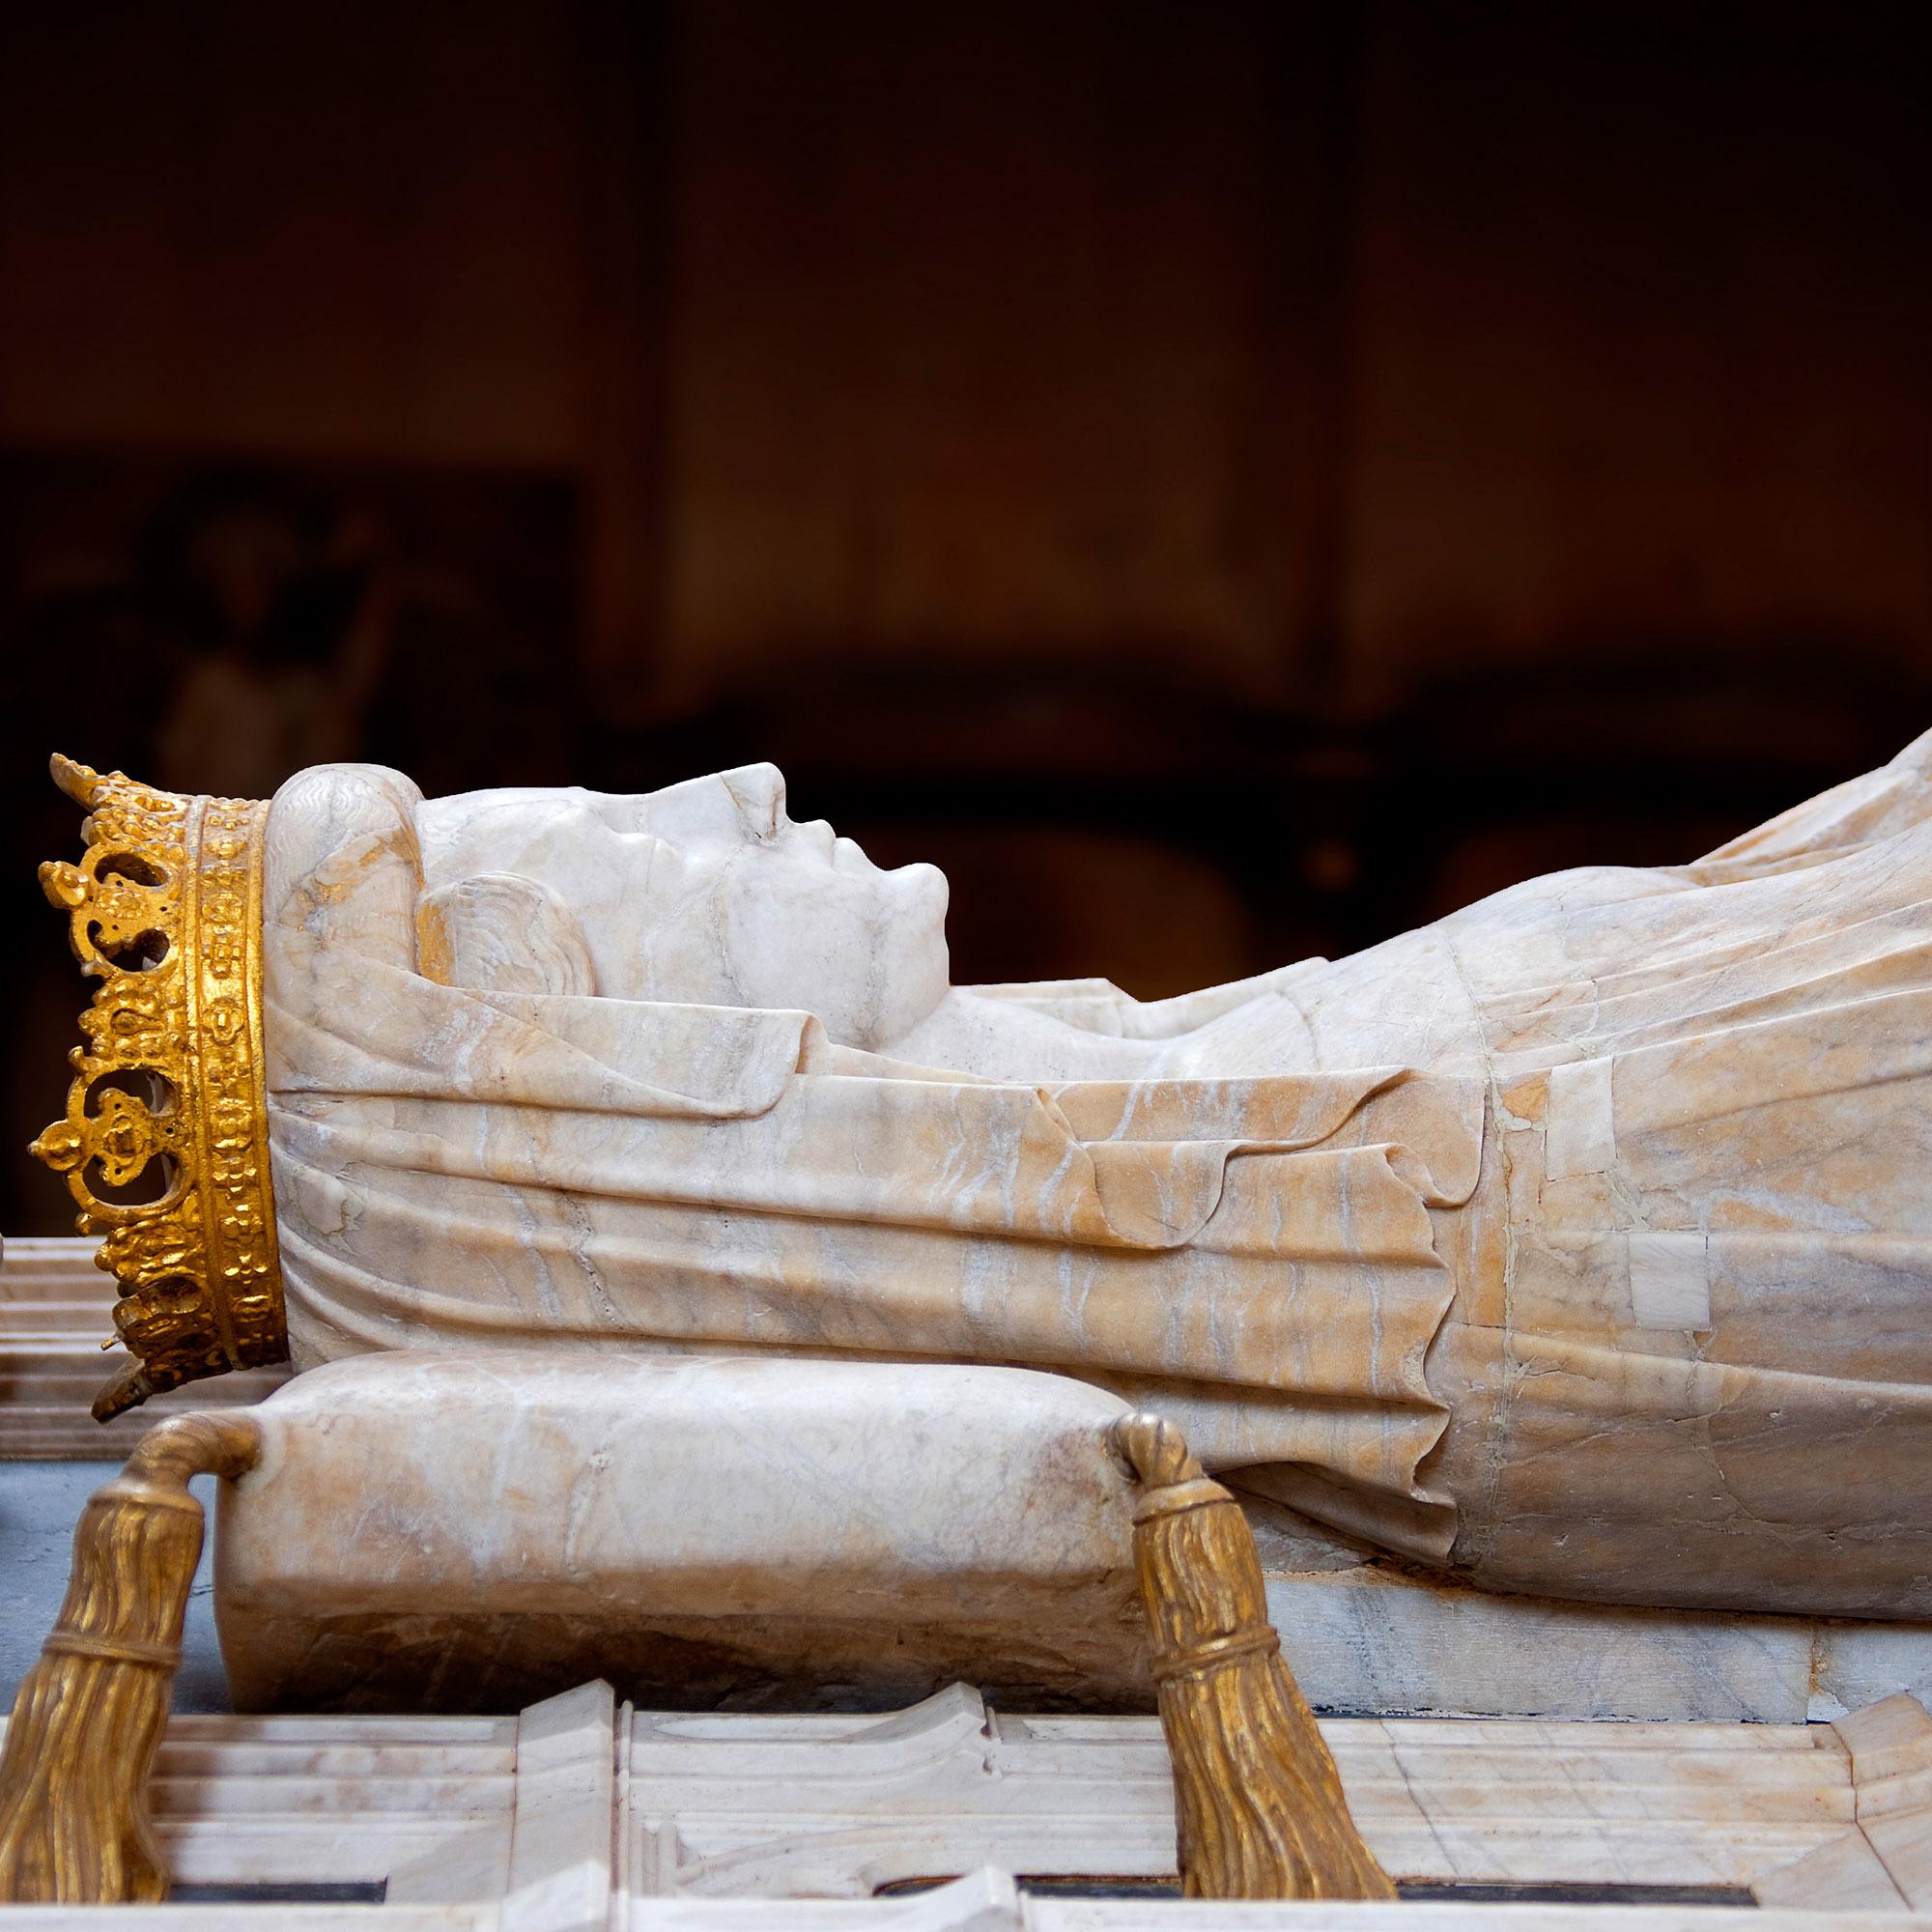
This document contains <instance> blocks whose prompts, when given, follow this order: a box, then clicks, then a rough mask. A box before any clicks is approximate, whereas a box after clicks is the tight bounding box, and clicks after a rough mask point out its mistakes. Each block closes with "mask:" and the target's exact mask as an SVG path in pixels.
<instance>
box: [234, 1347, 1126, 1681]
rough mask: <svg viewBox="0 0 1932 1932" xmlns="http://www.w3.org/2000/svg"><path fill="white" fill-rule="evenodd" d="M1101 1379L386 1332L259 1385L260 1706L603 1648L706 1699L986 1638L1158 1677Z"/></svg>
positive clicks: (540, 1674)
mask: <svg viewBox="0 0 1932 1932" xmlns="http://www.w3.org/2000/svg"><path fill="white" fill-rule="evenodd" d="M1121 1412H1122V1404H1121V1403H1120V1402H1119V1401H1118V1400H1117V1399H1116V1398H1114V1397H1111V1396H1108V1395H1106V1394H1104V1393H1102V1392H1101V1391H1099V1390H1097V1389H1094V1388H1092V1387H1090V1386H1088V1385H1087V1384H1086V1383H1083V1382H1076V1381H1070V1380H1067V1379H1065V1378H1061V1377H1052V1376H1042V1375H1038V1374H1036V1373H1033V1372H1031V1371H1026V1370H1018V1369H961V1368H953V1367H918V1366H913V1365H905V1364H897V1365H895V1364H884V1363H879V1364H860V1363H854V1362H794V1361H781V1360H765V1359H760V1358H755V1357H738V1358H724V1357H685V1358H680V1359H674V1358H667V1357H663V1356H642V1357H639V1358H636V1359H628V1360H627V1359H624V1358H622V1357H620V1356H618V1355H615V1354H613V1353H611V1351H602V1352H599V1353H595V1354H582V1353H580V1354H577V1355H569V1354H565V1353H563V1352H561V1351H556V1350H551V1351H539V1352H535V1353H530V1354H520V1353H516V1352H512V1351H505V1352H501V1353H495V1354H491V1355H487V1356H486V1355H480V1354H479V1355H470V1356H459V1357H424V1356H412V1355H407V1354H396V1355H384V1356H378V1357H371V1358H368V1359H364V1360H356V1361H349V1362H342V1363H338V1364H335V1365H333V1366H331V1367H328V1368H325V1369H318V1370H315V1371H313V1372H311V1373H310V1374H308V1375H305V1376H300V1377H298V1378H296V1380H294V1381H293V1382H291V1383H290V1384H288V1386H287V1387H285V1388H284V1389H282V1390H281V1391H280V1392H279V1393H277V1394H276V1395H274V1396H273V1397H271V1398H270V1400H269V1401H267V1402H266V1403H264V1404H263V1405H262V1406H260V1407H259V1408H258V1409H257V1410H256V1411H255V1413H256V1416H257V1419H258V1421H259V1424H260V1427H261V1429H262V1432H263V1443H264V1446H263V1454H262V1458H261V1461H260V1463H259V1465H258V1466H257V1468H256V1469H254V1470H253V1471H251V1472H250V1473H249V1474H247V1475H245V1476H243V1477H241V1479H240V1480H239V1481H238V1482H236V1483H234V1484H232V1485H226V1486H224V1489H223V1493H222V1499H221V1509H220V1516H219V1523H218V1531H217V1536H216V1545H215V1550H216V1554H215V1572H216V1582H217V1605H218V1617H219V1624H220V1630H221V1640H222V1650H223V1654H224V1657H225V1659H226V1661H227V1664H228V1670H229V1677H230V1682H231V1684H232V1687H233V1690H234V1694H235V1697H236V1700H237V1703H238V1706H239V1707H240V1708H241V1709H262V1708H270V1707H289V1706H293V1707H294V1708H303V1707H305V1706H309V1705H312V1704H313V1703H315V1702H316V1701H317V1700H321V1701H324V1702H326V1703H331V1704H335V1703H348V1704H351V1705H359V1706H361V1707H364V1708H367V1707H369V1706H370V1705H372V1704H373V1705H375V1706H376V1707H377V1708H381V1707H382V1706H383V1704H384V1703H388V1704H390V1705H392V1706H393V1705H396V1704H403V1705H407V1704H411V1703H414V1702H422V1703H426V1704H428V1705H429V1706H430V1707H431V1708H443V1709H447V1708H452V1707H456V1708H469V1709H475V1708H484V1709H488V1708H492V1707H493V1706H496V1707H500V1705H501V1704H502V1703H504V1702H506V1701H514V1700H515V1698H516V1696H517V1695H518V1694H519V1693H520V1692H521V1691H522V1690H527V1689H528V1688H530V1687H531V1686H537V1685H554V1684H555V1683H557V1682H558V1681H559V1679H561V1681H563V1682H565V1683H568V1682H570V1681H571V1677H570V1673H571V1671H572V1670H573V1669H574V1668H575V1669H578V1670H579V1671H581V1669H582V1667H583V1665H584V1664H585V1663H586V1662H588V1663H590V1664H593V1665H595V1666H597V1667H601V1668H603V1669H605V1670H606V1671H608V1672H609V1673H610V1674H611V1675H612V1676H621V1678H622V1680H623V1681H624V1682H625V1683H626V1684H627V1686H630V1687H638V1686H644V1687H651V1688H652V1689H653V1690H654V1694H657V1695H660V1696H663V1697H666V1698H669V1699H675V1700H677V1701H680V1702H693V1701H695V1702H707V1701H714V1700H717V1699H720V1698H725V1697H737V1698H739V1699H743V1698H746V1697H750V1696H757V1695H769V1694H773V1693H774V1692H775V1691H776V1690H783V1691H784V1692H786V1693H787V1694H790V1695H793V1696H796V1695H797V1694H799V1691H800V1689H801V1687H816V1688H817V1690H819V1692H820V1693H821V1695H833V1696H838V1695H843V1696H848V1697H851V1698H854V1699H857V1700H858V1701H860V1702H862V1703H869V1704H871V1705H873V1706H876V1705H878V1704H879V1703H881V1702H887V1701H893V1700H895V1699H900V1700H902V1699H903V1697H904V1695H905V1694H906V1692H907V1690H908V1688H910V1690H912V1691H913V1692H914V1693H915V1694H916V1693H917V1692H919V1691H921V1690H924V1689H926V1688H928V1687H929V1686H930V1685H931V1684H932V1683H934V1682H944V1681H946V1680H947V1678H948V1676H949V1675H951V1674H955V1673H956V1671H957V1670H958V1669H959V1668H960V1667H962V1666H963V1665H964V1664H966V1663H969V1662H978V1663H979V1664H980V1665H982V1666H983V1667H984V1670H985V1672H986V1673H987V1674H988V1678H989V1681H991V1682H994V1683H997V1684H1001V1685H1004V1686H1006V1687H1007V1688H1008V1689H1009V1690H1014V1691H1018V1690H1030V1691H1033V1692H1036V1693H1044V1694H1058V1695H1061V1696H1065V1695H1068V1694H1077V1695H1081V1696H1096V1697H1111V1698H1112V1700H1114V1701H1116V1702H1119V1701H1122V1700H1127V1701H1139V1700H1142V1699H1144V1698H1145V1697H1146V1694H1147V1692H1146V1686H1145V1673H1146V1664H1145V1657H1144V1643H1145V1639H1144V1636H1143V1634H1142V1620H1141V1610H1140V1605H1139V1598H1138V1594H1137V1588H1138V1586H1137V1584H1136V1583H1135V1580H1134V1576H1133V1570H1132V1557H1131V1546H1130V1528H1129V1514H1130V1511H1129V1483H1128V1479H1127V1477H1126V1474H1125V1472H1124V1470H1123V1469H1122V1467H1121V1466H1120V1465H1119V1464H1117V1463H1116V1462H1115V1461H1114V1460H1113V1458H1112V1457H1111V1456H1110V1455H1109V1454H1108V1453H1107V1451H1106V1449H1105V1447H1104V1444H1103V1440H1102V1437H1103V1434H1104V1431H1105V1429H1106V1426H1107V1424H1108V1423H1109V1422H1110V1421H1111V1420H1112V1419H1113V1418H1114V1417H1115V1416H1116V1415H1118V1414H1120V1413H1121Z"/></svg>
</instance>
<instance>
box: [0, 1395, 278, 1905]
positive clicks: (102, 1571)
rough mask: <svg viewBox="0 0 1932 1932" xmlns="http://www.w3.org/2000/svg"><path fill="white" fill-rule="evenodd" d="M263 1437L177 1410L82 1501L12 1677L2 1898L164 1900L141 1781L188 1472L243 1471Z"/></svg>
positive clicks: (0, 1851)
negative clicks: (55, 1598)
mask: <svg viewBox="0 0 1932 1932" xmlns="http://www.w3.org/2000/svg"><path fill="white" fill-rule="evenodd" d="M260 1439H261V1438H260V1433H259V1431H258V1430H257V1428H256V1426H255V1424H254V1423H253V1422H252V1421H250V1420H249V1418H248V1417H247V1416H245V1415H242V1414H214V1415H182V1416H176V1417H174V1418H172V1419H171V1420H169V1421H167V1422H164V1423H162V1424H160V1425H159V1427H157V1428H156V1429H152V1430H150V1431H149V1432H148V1434H147V1435H145V1436H143V1437H142V1439H141V1443H140V1446H139V1447H138V1448H137V1449H136V1450H135V1451H134V1453H133V1454H132V1455H131V1456H130V1457H128V1463H127V1466H126V1467H125V1468H124V1469H123V1470H122V1472H121V1473H120V1475H118V1476H117V1477H115V1479H114V1480H113V1481H112V1482H111V1483H108V1484H107V1485H105V1487H103V1488H101V1489H99V1490H97V1491H96V1492H94V1494H93V1495H92V1496H90V1497H89V1498H88V1501H87V1506H86V1508H85V1509H84V1510H82V1512H81V1517H80V1522H79V1524H78V1526H77V1527H76V1528H75V1530H74V1533H73V1568H72V1570H71V1573H70V1575H69V1577H68V1586H67V1598H66V1601H65V1602H64V1603H63V1604H62V1605H61V1613H60V1619H59V1621H58V1622H57V1623H56V1624H55V1625H54V1628H53V1633H52V1634H51V1635H49V1636H48V1638H47V1640H46V1642H45V1643H44V1644H43V1645H42V1647H41V1657H40V1662H38V1663H36V1664H35V1665H34V1667H33V1668H32V1669H31V1670H30V1671H28V1673H27V1675H26V1676H25V1678H23V1679H22V1680H21V1684H20V1690H19V1693H18V1695H17V1696H16V1697H15V1698H14V1715H13V1718H12V1719H11V1721H10V1722H9V1723H8V1726H7V1744H6V1749H5V1751H4V1753H0V1903H7V1904H23V1905H115V1904H135V1903H140V1904H151V1903H154V1902H156V1901H158V1900H160V1899H162V1898H164V1897H165V1896H166V1895H167V1889H168V1875H167V1869H166V1867H165V1865H164V1864H163V1863H162V1861H161V1852H160V1846H159V1844H158V1843H157V1842H156V1837H155V1832H154V1826H153V1823H152V1821H151V1820H150V1818H149V1815H148V1777H149V1774H150V1772H151V1771H152V1770H153V1768H154V1762H155V1751H156V1747H158V1745H159V1744H160V1741H161V1733H162V1731H163V1730H164V1729H165V1728H166V1725H167V1720H168V1697H169V1692H170V1690H172V1689H173V1685H174V1674H175V1668H176V1666H177V1665H178V1664H179V1663H180V1662H181V1638H182V1624H183V1620H184V1618H185V1615H186V1613H187V1594H188V1586H189V1584H190V1583H191V1582H192V1581H193V1580H194V1570H195V1565H196V1563H197V1562H198V1561H199V1560H200V1556H201V1537H202V1513H201V1505H200V1504H199V1503H198V1502H196V1501H195V1499H194V1497H193V1496H192V1495H191V1494H189V1492H188V1488H187V1482H188V1478H189V1477H190V1476H197V1475H202V1474H205V1473H212V1474H215V1475H220V1476H237V1475H240V1474H241V1472H242V1471H243V1470H245V1469H247V1468H250V1467H252V1466H253V1464H254V1462H255V1458H256V1455H257V1453H258V1450H259V1446H260Z"/></svg>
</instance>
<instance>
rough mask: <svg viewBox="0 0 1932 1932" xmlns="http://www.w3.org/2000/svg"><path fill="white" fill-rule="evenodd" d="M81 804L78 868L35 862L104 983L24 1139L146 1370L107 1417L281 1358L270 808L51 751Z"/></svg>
mask: <svg viewBox="0 0 1932 1932" xmlns="http://www.w3.org/2000/svg"><path fill="white" fill-rule="evenodd" d="M52 769H53V776H54V781H55V782H56V783H57V784H58V785H59V786H60V787H61V789H62V790H63V791H65V792H66V793H67V794H68V796H69V797H70V798H71V799H73V800H74V801H75V802H76V803H78V804H80V805H84V806H86V807H87V808H88V811H89V816H88V819H87V821H86V823H85V825H84V826H83V827H82V836H83V838H84V839H85V841H86V848H87V849H86V851H85V853H84V854H83V855H82V858H81V860H80V863H79V864H78V865H71V864H68V863H67V862H66V861H50V862H49V863H48V864H46V865H43V867H41V886H42V889H43V891H44V892H45V894H46V895H47V898H48V900H49V901H50V902H51V903H52V904H54V905H55V906H58V907H59V908H60V909H61V910H63V911H64V912H66V913H67V914H68V916H69V937H70V940H71V944H72V947H73V952H74V956H75V957H76V958H77V959H78V960H79V961H80V964H81V971H82V972H83V973H86V974H87V975H89V976H90V977H92V978H94V979H97V980H99V982H100V984H99V989H98V990H97V991H96V993H95V996H94V1001H93V1004H92V1005H91V1006H90V1007H89V1009H87V1011H86V1012H84V1013H83V1014H82V1015H81V1019H80V1026H81V1031H82V1033H83V1034H84V1035H85V1036H86V1041H87V1043H86V1045H84V1046H80V1047H76V1048H74V1050H73V1051H72V1053H71V1055H70V1056H69V1059H70V1062H71V1065H72V1066H73V1069H74V1078H73V1082H72V1084H71V1087H70V1088H69V1089H68V1102H67V1113H66V1116H65V1117H64V1118H63V1119H61V1120H59V1121H56V1122H54V1123H53V1124H52V1125H51V1126H49V1127H48V1128H47V1129H46V1131H45V1132H44V1133H43V1134H42V1135H41V1137H40V1139H39V1140H37V1141H36V1142H35V1143H34V1145H33V1149H32V1151H33V1152H34V1153H35V1154H37V1155H38V1156H39V1157H40V1158H41V1159H42V1160H43V1161H44V1162H45V1163H46V1164H47V1165H48V1166H49V1167H51V1168H52V1169H54V1170H55V1171H56V1172H57V1173H60V1174H64V1175H66V1177H67V1184H68V1187H69V1189H70V1191H71V1193H72V1195H73V1198H74V1200H75V1201H76V1202H77V1203H78V1204H79V1207H80V1214H79V1217H78V1221H77V1224H76V1225H77V1226H78V1227H79V1230H80V1232H81V1233H82V1234H84V1235H89V1234H98V1235H101V1236H104V1237H105V1238H104V1239H103V1241H102V1243H101V1246H100V1249H99V1253H98V1254H97V1255H96V1257H95V1262H96V1264H97V1265H98V1266H99V1267H102V1268H104V1269H106V1270H107V1271H108V1272H109V1273H111V1274H112V1275H113V1276H114V1278H115V1280H116V1281H117V1282H118V1283H119V1284H120V1288H121V1297H120V1300H119V1302H118V1303H117V1304H116V1307H115V1311H114V1325H115V1328H116V1329H117V1330H118V1332H119V1334H120V1337H121V1339H122V1341H123V1342H124V1343H126V1345H127V1347H128V1350H130V1352H131V1353H133V1354H134V1355H135V1356H136V1357H137V1358H138V1365H137V1366H135V1367H134V1368H131V1369H129V1370H128V1371H126V1372H125V1373H124V1374H123V1375H121V1376H120V1377H118V1378H116V1379H115V1380H114V1381H113V1382H110V1383H109V1384H108V1386H107V1387H106V1388H104V1389H102V1391H101V1392H100V1394H99V1397H97V1398H96V1401H95V1404H94V1413H95V1415H96V1417H97V1418H98V1419H99V1420H101V1421H105V1420H106V1419H107V1418H108V1417H109V1416H112V1415H116V1414H118V1413H119V1412H120V1411H121V1410H123V1409H125V1408H129V1407H131V1406H133V1405H135V1404H136V1403H139V1402H143V1401H145V1400H146V1399H147V1397H149V1396H150V1395H153V1394H156V1393H158V1392H160V1391H161V1390H164V1389H170V1388H176V1387H179V1386H180V1385H181V1384H182V1383H184V1382H188V1381H195V1380H199V1379H201V1378H204V1377H207V1376H215V1375H221V1374H224V1373H225V1372H226V1371H228V1370H230V1369H237V1368H252V1367H256V1366H259V1365H261V1364H263V1363H268V1362H278V1361H283V1360H286V1359H287V1356H288V1331H287V1324H286V1319H285V1316H284V1311H283V1303H282V1277H281V1264H280V1260H279V1257H278V1254H277V1251H276V1245H275V1210H274V1195H273V1190H272V1187H271V1184H270V1170H269V1127H268V1099H267V1094H266V1091H265V1088H264V1084H263V1074H264V1067H263V1052H262V956H261V955H262V862H263V838H264V835H265V833H266V830H267V825H268V816H269V807H268V804H267V803H266V801H263V800H258V799H232V798H186V797H182V796H179V795H177V794H176V793H173V792H166V791H158V790H156V789H155V788H154V787H152V786H149V785H143V784H137V783H136V782H134V781H132V780H130V779H128V777H126V776H125V775H124V774H122V773H120V772H110V773H108V774H107V775H106V776H105V777H103V776H101V775H100V774H99V773H97V772H94V771H91V770H89V769H88V767H87V766H85V765H80V764H75V763H74V762H73V761H72V760H71V759H68V758H63V757H59V756H56V757H55V758H54V759H53V761H52Z"/></svg>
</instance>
